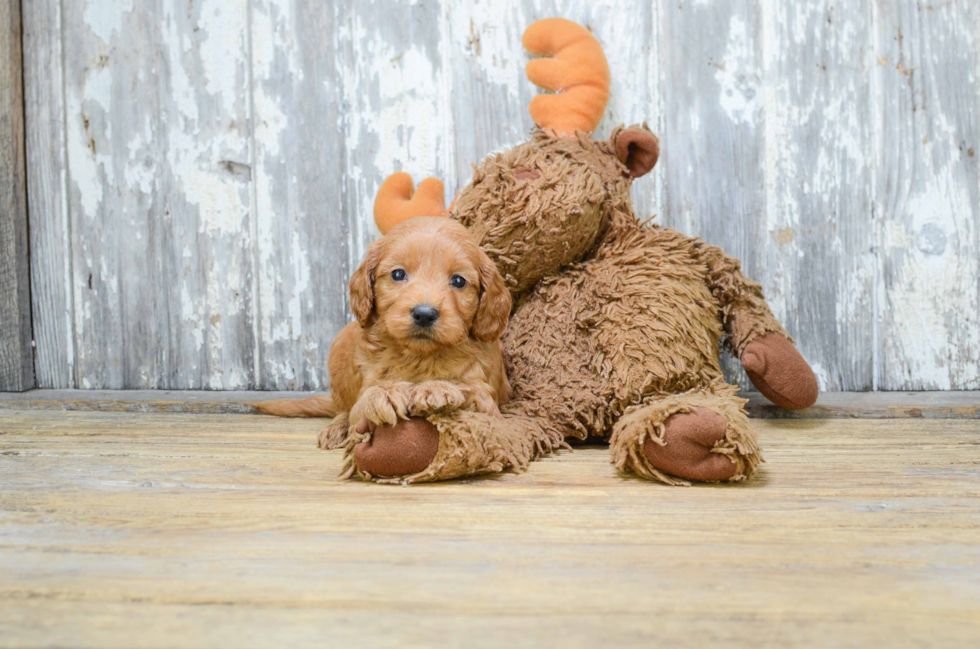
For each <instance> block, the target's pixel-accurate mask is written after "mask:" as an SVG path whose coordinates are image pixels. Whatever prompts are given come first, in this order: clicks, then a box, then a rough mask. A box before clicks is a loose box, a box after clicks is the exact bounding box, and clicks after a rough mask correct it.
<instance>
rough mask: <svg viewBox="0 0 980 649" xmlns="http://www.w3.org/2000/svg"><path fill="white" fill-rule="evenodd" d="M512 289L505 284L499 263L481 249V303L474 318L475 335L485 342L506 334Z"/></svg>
mask: <svg viewBox="0 0 980 649" xmlns="http://www.w3.org/2000/svg"><path fill="white" fill-rule="evenodd" d="M510 307H511V299H510V291H508V290H507V287H506V286H505V285H504V278H503V277H501V276H500V271H499V270H497V265H496V264H494V263H493V261H491V260H490V258H489V257H487V255H486V253H485V252H483V251H482V250H481V251H480V304H479V306H478V307H477V309H476V317H475V318H474V319H473V337H474V338H476V339H477V340H482V341H483V342H490V341H493V340H497V339H498V338H500V337H501V336H503V335H504V330H505V329H506V328H507V320H508V319H509V318H510Z"/></svg>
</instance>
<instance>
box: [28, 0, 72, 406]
mask: <svg viewBox="0 0 980 649" xmlns="http://www.w3.org/2000/svg"><path fill="white" fill-rule="evenodd" d="M23 21H24V119H25V122H26V124H25V130H26V140H27V203H28V205H29V206H30V215H29V218H30V245H31V302H32V309H33V314H34V340H35V343H36V345H37V349H36V350H35V368H36V370H37V385H38V387H39V388H74V387H75V341H74V332H73V327H72V320H73V309H72V302H71V299H72V296H71V289H70V287H71V229H70V227H69V223H68V195H67V192H66V180H67V175H66V174H67V166H66V160H65V98H64V82H65V78H64V71H63V68H62V49H61V2H59V1H58V0H35V1H33V2H27V3H25V4H24V7H23Z"/></svg>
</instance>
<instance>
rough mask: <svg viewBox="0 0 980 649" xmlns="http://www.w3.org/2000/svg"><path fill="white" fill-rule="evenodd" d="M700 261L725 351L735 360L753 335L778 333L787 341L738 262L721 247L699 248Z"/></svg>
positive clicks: (761, 296) (780, 327)
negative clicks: (719, 315) (717, 308)
mask: <svg viewBox="0 0 980 649" xmlns="http://www.w3.org/2000/svg"><path fill="white" fill-rule="evenodd" d="M700 253H701V255H700V256H701V261H702V263H704V265H705V266H707V268H708V278H707V279H708V288H710V289H711V293H712V294H713V295H714V296H715V299H716V300H718V302H719V304H720V305H721V310H722V318H723V323H724V326H725V334H726V336H725V348H726V349H728V351H729V352H730V353H731V354H732V355H733V356H735V357H736V358H741V357H742V352H743V351H744V350H745V347H746V346H747V345H748V344H749V342H751V341H752V339H753V338H755V337H756V336H761V335H763V334H768V333H772V334H779V335H780V336H783V337H784V338H789V336H788V335H787V334H786V330H785V329H783V326H782V325H781V324H779V321H778V320H776V318H775V316H773V314H772V311H771V310H770V309H769V305H768V304H766V299H765V297H764V296H763V295H762V287H761V286H760V285H759V284H758V282H754V281H752V280H751V279H749V278H748V277H746V276H745V275H743V274H742V270H741V262H739V260H738V259H735V258H734V257H729V256H728V255H726V254H725V253H724V252H723V251H722V250H721V248H718V247H716V246H709V245H707V244H705V245H703V246H701V248H700Z"/></svg>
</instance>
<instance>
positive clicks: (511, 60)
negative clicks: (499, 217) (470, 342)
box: [25, 0, 980, 390]
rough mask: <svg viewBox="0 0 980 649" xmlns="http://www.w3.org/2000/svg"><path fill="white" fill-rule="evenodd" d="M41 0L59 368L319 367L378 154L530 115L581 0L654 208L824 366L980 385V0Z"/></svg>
mask: <svg viewBox="0 0 980 649" xmlns="http://www.w3.org/2000/svg"><path fill="white" fill-rule="evenodd" d="M30 5H31V6H30V7H29V8H28V9H27V10H26V11H25V20H26V21H27V24H26V40H25V42H26V44H27V47H28V55H27V57H26V61H27V67H26V71H27V75H28V79H27V90H28V102H27V106H28V112H29V114H28V117H27V123H28V160H29V161H30V165H29V167H30V168H29V174H30V175H29V177H30V188H29V189H30V192H31V204H32V205H34V204H35V203H36V205H37V210H34V211H32V216H31V219H32V228H31V232H32V235H31V236H32V249H33V250H34V258H33V261H32V274H33V277H34V284H35V286H37V291H36V292H35V294H34V297H33V309H34V314H35V321H36V323H37V324H36V326H35V339H36V340H37V344H38V352H37V372H38V377H39V381H40V383H39V384H40V385H41V386H44V387H79V388H84V387H90V388H96V387H106V388H118V387H125V388H147V387H157V388H184V389H197V388H205V389H219V388H220V389H248V388H263V389H278V390H282V389H297V390H308V389H327V388H328V387H329V380H328V377H327V372H326V366H325V365H326V364H325V359H326V355H327V351H328V349H329V344H330V341H331V340H332V337H333V335H334V333H335V332H336V331H337V330H339V328H340V327H342V326H343V325H344V324H345V323H346V322H347V321H348V320H349V319H350V315H349V309H348V306H347V296H346V289H345V287H346V281H347V278H348V276H349V274H350V272H351V271H352V270H353V269H354V268H356V266H357V265H358V264H359V263H360V261H361V259H362V257H363V254H364V250H365V248H366V246H367V244H368V243H369V242H370V241H371V240H373V239H374V238H375V237H376V236H377V234H378V233H377V231H376V229H375V228H374V225H373V221H372V218H371V206H372V203H373V200H374V195H375V192H376V191H377V189H378V187H379V186H380V183H381V181H382V180H383V179H384V177H386V176H387V175H388V174H390V173H391V172H393V171H397V170H402V171H407V172H409V173H411V174H412V175H413V177H414V178H415V180H416V182H417V181H419V180H421V179H422V178H423V177H425V176H438V177H440V178H442V179H443V180H444V181H445V183H446V187H447V199H451V198H452V196H453V195H454V193H455V192H456V190H458V189H459V188H461V187H462V186H463V185H465V184H466V182H467V181H468V180H469V177H470V175H471V164H473V163H474V162H477V161H479V160H480V159H481V158H482V157H484V156H485V155H486V154H487V153H489V152H491V151H495V150H500V149H502V148H504V147H507V146H511V145H514V144H516V143H519V142H521V141H523V140H524V139H525V138H526V135H527V132H528V131H529V130H530V128H531V127H532V124H531V120H530V117H529V115H528V114H527V104H528V102H529V101H530V99H531V98H532V97H533V96H534V94H535V93H536V92H537V90H536V89H535V88H534V87H533V86H532V85H531V84H530V82H528V81H527V79H526V78H525V77H524V74H523V68H524V66H525V64H526V62H527V61H528V56H527V55H526V54H525V53H524V52H523V49H522V48H521V45H520V37H521V34H522V32H523V30H524V28H525V27H526V26H527V25H528V24H530V23H531V22H533V21H534V20H536V19H538V18H541V17H545V16H549V15H562V16H565V17H568V18H570V19H572V20H575V21H578V22H580V23H581V24H584V25H586V26H587V27H588V28H589V29H591V30H592V31H593V32H594V33H595V34H596V36H597V37H598V39H599V40H600V42H602V43H603V45H604V47H605V50H606V53H607V56H608V58H609V62H610V68H611V72H612V97H611V99H610V104H609V108H608V110H607V113H606V115H605V118H604V119H603V121H602V123H601V124H600V126H599V128H598V129H597V132H596V135H595V136H596V137H599V138H601V137H606V136H608V134H609V131H610V130H611V129H612V127H614V126H615V125H617V124H619V123H626V124H630V123H637V122H644V121H646V122H648V123H649V124H650V126H651V127H652V128H653V130H654V131H655V132H657V133H658V134H659V135H660V137H661V145H662V157H661V162H660V164H659V165H658V167H657V169H656V170H655V171H654V173H653V174H651V175H650V176H648V177H646V178H643V179H640V180H639V181H638V182H637V183H636V184H635V185H634V189H633V194H634V199H635V203H636V210H637V213H638V214H639V215H641V216H643V217H647V216H653V215H657V216H658V220H659V222H661V223H663V224H664V225H667V226H670V227H676V228H678V229H680V230H682V231H684V232H687V233H689V234H693V235H698V236H702V237H704V238H705V239H706V240H707V241H708V242H709V243H712V244H716V245H719V246H721V247H722V248H724V249H725V250H726V251H727V252H729V253H730V254H732V255H734V256H737V257H740V258H741V259H742V260H743V262H744V269H745V271H746V273H747V274H748V275H750V276H752V277H753V278H755V279H757V280H758V281H760V282H761V283H762V285H763V288H764V289H765V291H766V294H767V296H768V297H769V300H770V303H771V305H772V307H773V310H774V312H775V313H776V315H777V316H778V317H779V318H780V319H781V320H782V321H783V322H784V324H785V325H786V327H787V329H788V330H789V332H790V334H791V335H793V336H794V337H795V338H796V339H797V341H798V343H799V346H800V348H801V349H802V350H803V353H804V355H805V356H806V357H807V358H808V359H809V360H810V361H811V363H812V364H813V366H814V369H815V371H816V373H817V376H818V379H819V381H820V384H821V387H822V388H823V389H824V390H868V389H883V390H900V389H977V388H978V387H980V362H978V361H980V357H978V353H980V352H978V351H977V350H978V349H980V279H978V277H980V270H978V269H980V228H978V227H977V225H976V224H977V223H978V222H980V213H978V210H980V207H978V206H980V167H978V165H980V162H978V160H980V157H978V156H977V152H978V151H980V143H978V139H977V136H978V133H980V37H978V36H977V34H978V33H980V10H978V9H977V5H976V3H972V2H965V1H961V0H960V1H954V2H947V3H933V4H926V3H911V2H905V1H904V0H882V1H881V2H876V3H865V2H858V1H857V0H845V1H844V2H843V3H842V2H828V1H826V0H807V1H806V2H796V3H779V2H774V1H773V0H763V1H761V2H748V1H743V0H739V1H737V2H728V3H718V2H714V3H710V2H704V1H703V0H679V1H678V2H673V3H668V2H664V1H663V0H654V1H653V2H641V1H639V0H602V1H600V2H586V1H585V0H572V1H571V2H562V3H558V2H552V1H551V0H533V1H532V0H500V1H499V2H486V1H481V2H472V1H468V0H467V1H464V0H433V1H426V2H414V1H411V0H397V1H393V2H386V3H379V2H360V1H357V2H355V1H353V0H345V1H344V2H337V3H304V2H300V1H299V0H254V1H247V0H234V1H233V2H231V3H221V2H217V0H204V1H203V2H201V1H198V2H193V3H177V2H175V1H174V0H166V1H164V2H162V3H156V4H154V3H149V2H144V1H143V0H118V1H114V2H86V1H85V0H66V1H65V2H63V3H58V2H55V1H54V0H38V2H34V3H30ZM62 7H63V10H64V15H61V11H62ZM68 35H70V37H69V36H68ZM62 56H63V57H64V60H65V61H66V63H67V65H66V66H65V67H64V69H62V68H61V65H60V64H61V58H62ZM59 77H62V78H63V83H64V88H65V92H62V90H61V89H62V86H61V84H60V81H59ZM59 113H63V115H64V119H61V120H59ZM83 118H84V119H83ZM86 120H87V121H86ZM66 126H67V128H66ZM86 129H87V130H86ZM59 142H64V143H65V144H63V145H62V144H59ZM93 147H94V150H93ZM62 194H63V195H62ZM90 277H91V288H90V287H89V283H90V282H89V278H90ZM726 370H727V373H728V376H729V378H730V379H731V380H732V381H733V382H736V383H738V384H739V385H741V386H742V387H744V388H748V387H750V384H749V383H748V381H747V379H746V377H745V375H744V372H742V370H741V367H740V365H739V364H738V363H735V362H730V361H726Z"/></svg>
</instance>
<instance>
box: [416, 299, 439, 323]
mask: <svg viewBox="0 0 980 649" xmlns="http://www.w3.org/2000/svg"><path fill="white" fill-rule="evenodd" d="M438 319H439V309H437V308H435V307H434V306H432V305H430V304H419V305H418V306H416V307H415V308H413V309H412V322H414V323H415V324H416V326H419V327H431V326H432V325H433V324H435V322H436V320H438Z"/></svg>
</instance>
